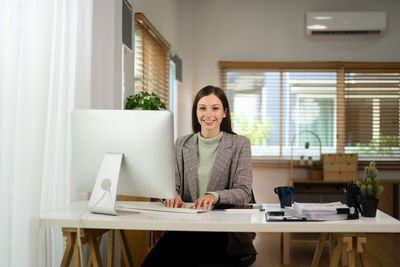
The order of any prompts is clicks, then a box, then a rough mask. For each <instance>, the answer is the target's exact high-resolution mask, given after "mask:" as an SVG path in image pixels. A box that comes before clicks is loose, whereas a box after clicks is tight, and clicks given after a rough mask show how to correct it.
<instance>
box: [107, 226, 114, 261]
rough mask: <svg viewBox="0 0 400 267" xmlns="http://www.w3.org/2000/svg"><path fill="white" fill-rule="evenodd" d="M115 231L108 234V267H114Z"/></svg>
mask: <svg viewBox="0 0 400 267" xmlns="http://www.w3.org/2000/svg"><path fill="white" fill-rule="evenodd" d="M114 239H115V230H110V231H109V232H108V249H107V267H114V243H115V242H114Z"/></svg>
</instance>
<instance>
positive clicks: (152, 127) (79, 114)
mask: <svg viewBox="0 0 400 267" xmlns="http://www.w3.org/2000/svg"><path fill="white" fill-rule="evenodd" d="M71 129H72V160H71V163H72V170H71V174H72V179H73V184H74V186H75V187H76V189H77V190H78V191H85V192H92V190H93V187H94V185H95V182H96V179H97V175H98V173H99V170H100V168H101V166H103V167H104V163H103V164H102V162H103V160H104V156H105V155H106V154H107V153H121V154H123V157H122V161H121V160H120V169H118V171H119V179H118V185H117V187H116V193H117V194H118V195H129V196H141V197H153V198H173V197H175V194H176V193H175V169H174V166H175V155H174V140H173V136H174V135H173V114H172V113H171V112H169V111H142V110H74V111H73V112H72V116H71ZM103 167H102V168H103ZM118 168H119V167H118ZM116 176H118V174H117V175H116ZM103 180H104V179H103ZM101 182H104V181H101ZM102 186H103V185H102ZM89 204H90V203H89Z"/></svg>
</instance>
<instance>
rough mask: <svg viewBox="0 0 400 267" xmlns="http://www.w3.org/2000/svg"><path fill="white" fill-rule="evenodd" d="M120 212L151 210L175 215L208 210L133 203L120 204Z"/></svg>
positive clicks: (154, 203) (156, 203) (152, 203)
mask: <svg viewBox="0 0 400 267" xmlns="http://www.w3.org/2000/svg"><path fill="white" fill-rule="evenodd" d="M158 203H160V204H158ZM117 209H119V210H127V211H131V210H150V211H163V212H175V213H189V214H195V213H203V212H208V210H199V209H189V208H170V207H164V206H162V204H161V202H142V203H141V202H132V203H129V204H127V203H123V204H122V203H120V204H118V205H117Z"/></svg>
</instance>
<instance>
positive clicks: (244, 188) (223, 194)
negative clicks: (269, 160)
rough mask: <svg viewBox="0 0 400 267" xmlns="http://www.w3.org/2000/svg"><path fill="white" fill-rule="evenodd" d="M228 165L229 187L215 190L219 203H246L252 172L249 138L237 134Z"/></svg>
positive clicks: (249, 197) (248, 196)
mask: <svg viewBox="0 0 400 267" xmlns="http://www.w3.org/2000/svg"><path fill="white" fill-rule="evenodd" d="M237 139H238V140H235V144H234V146H235V147H236V149H235V151H234V153H233V155H232V161H231V166H230V177H229V180H230V181H229V189H227V190H221V191H217V193H218V194H219V204H234V205H243V204H248V203H249V202H250V200H251V187H252V183H253V172H252V163H251V146H250V141H249V139H247V138H245V137H244V136H237Z"/></svg>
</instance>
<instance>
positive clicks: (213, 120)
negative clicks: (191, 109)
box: [196, 94, 226, 138]
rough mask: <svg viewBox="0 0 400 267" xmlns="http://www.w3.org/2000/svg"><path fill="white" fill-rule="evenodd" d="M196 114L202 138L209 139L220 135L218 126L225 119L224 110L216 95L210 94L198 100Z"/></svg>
mask: <svg viewBox="0 0 400 267" xmlns="http://www.w3.org/2000/svg"><path fill="white" fill-rule="evenodd" d="M196 114H197V120H198V121H199V123H200V125H201V135H202V136H203V137H205V138H211V137H215V136H217V135H218V134H219V133H220V125H221V122H222V119H223V118H225V117H226V110H224V107H223V105H222V102H221V100H220V99H219V98H218V97H217V96H216V95H214V94H210V95H208V96H204V97H202V98H200V100H199V102H198V103H197V111H196Z"/></svg>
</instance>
